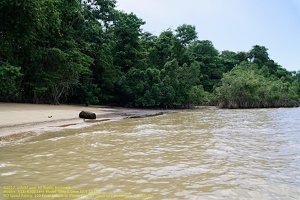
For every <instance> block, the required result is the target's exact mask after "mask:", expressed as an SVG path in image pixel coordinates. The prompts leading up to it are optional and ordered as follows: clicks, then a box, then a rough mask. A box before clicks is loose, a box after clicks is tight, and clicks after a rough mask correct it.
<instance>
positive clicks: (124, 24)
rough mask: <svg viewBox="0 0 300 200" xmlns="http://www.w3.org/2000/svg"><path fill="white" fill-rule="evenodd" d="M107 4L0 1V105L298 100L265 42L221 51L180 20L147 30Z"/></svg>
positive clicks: (293, 80)
mask: <svg viewBox="0 0 300 200" xmlns="http://www.w3.org/2000/svg"><path fill="white" fill-rule="evenodd" d="M115 5H116V1H115V0H84V1H79V0H39V1H36V0H22V1H19V0H1V2H0V19H1V20H0V101H11V102H31V103H52V104H59V103H66V102H68V103H84V104H87V105H88V104H97V103H108V104H117V105H123V106H130V107H163V108H172V107H190V106H193V105H219V106H220V107H228V108H251V107H280V106H298V105H299V96H300V72H299V71H298V72H289V71H287V70H286V69H284V68H282V67H281V66H280V65H279V64H277V63H276V62H275V61H273V60H272V59H271V58H269V56H268V53H267V48H265V47H263V46H259V45H256V46H254V47H253V48H252V49H251V50H250V51H249V52H237V53H236V52H232V51H222V52H219V51H218V50H217V49H215V48H214V46H213V43H212V42H211V41H207V40H199V39H198V38H197V35H198V33H197V32H196V28H195V27H194V26H192V25H187V24H183V25H181V26H179V27H178V28H176V29H175V30H171V29H168V30H166V31H163V32H162V33H161V34H160V35H158V36H155V35H153V34H151V33H148V32H144V31H143V30H142V29H141V26H142V25H144V24H145V22H144V21H143V20H142V19H140V18H138V17H137V16H136V15H135V14H133V13H129V14H128V13H124V12H122V11H119V10H117V9H116V8H115Z"/></svg>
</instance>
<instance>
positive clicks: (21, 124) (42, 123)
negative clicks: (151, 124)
mask: <svg viewBox="0 0 300 200" xmlns="http://www.w3.org/2000/svg"><path fill="white" fill-rule="evenodd" d="M82 110H85V111H91V112H94V113H95V114H96V115H97V119H96V120H85V121H84V120H83V119H80V118H79V113H80V112H81V111H82ZM165 112H172V111H161V110H144V109H126V108H114V107H108V106H88V107H87V106H80V105H45V104H19V103H0V141H12V140H17V139H21V138H24V137H28V136H33V135H35V134H36V133H38V132H43V131H48V130H51V128H52V129H53V128H56V129H55V130H59V129H60V128H61V129H63V128H66V127H71V126H76V125H77V126H78V125H85V124H87V123H89V124H91V123H95V124H96V123H101V122H102V121H108V120H113V119H118V118H128V117H140V116H146V115H157V114H162V113H165ZM79 127H80V126H79Z"/></svg>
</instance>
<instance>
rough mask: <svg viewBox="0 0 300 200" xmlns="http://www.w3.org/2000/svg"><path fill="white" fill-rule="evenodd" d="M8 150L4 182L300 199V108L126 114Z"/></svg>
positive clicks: (0, 174)
mask: <svg viewBox="0 0 300 200" xmlns="http://www.w3.org/2000/svg"><path fill="white" fill-rule="evenodd" d="M0 152H1V154H0V180H1V181H0V187H1V188H2V187H3V186H7V185H14V186H20V185H31V186H41V185H50V186H70V187H71V188H72V189H87V190H92V189H98V190H101V193H103V194H146V195H148V196H149V197H148V199H300V108H289V109H286V108H280V109H251V110H250V109H249V110H238V109H237V110H223V109H216V110H191V111H183V112H178V113H172V114H168V115H162V116H157V117H150V118H144V119H125V120H121V121H113V122H105V123H103V124H100V125H97V126H93V127H89V128H83V129H77V130H76V129H65V130H62V131H60V132H49V133H44V134H41V135H39V136H36V137H34V138H31V139H29V140H26V141H22V142H18V143H13V144H10V145H2V146H0ZM152 195H153V197H152ZM151 197H152V198H151ZM1 198H2V193H1V197H0V199H1ZM48 199H49V198H48ZM78 199H86V198H78ZM102 199H103V198H102Z"/></svg>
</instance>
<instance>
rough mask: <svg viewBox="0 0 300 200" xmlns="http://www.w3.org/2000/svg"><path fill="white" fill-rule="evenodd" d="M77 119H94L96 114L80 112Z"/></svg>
mask: <svg viewBox="0 0 300 200" xmlns="http://www.w3.org/2000/svg"><path fill="white" fill-rule="evenodd" d="M79 117H80V118H83V119H96V114H95V113H92V112H90V111H84V110H83V111H81V112H80V113H79Z"/></svg>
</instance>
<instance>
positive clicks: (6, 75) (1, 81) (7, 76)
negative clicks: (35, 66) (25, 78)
mask: <svg viewBox="0 0 300 200" xmlns="http://www.w3.org/2000/svg"><path fill="white" fill-rule="evenodd" d="M20 70H21V68H20V67H15V66H10V65H8V64H5V63H3V64H2V65H0V100H2V101H3V100H10V99H12V98H15V97H18V96H19V88H18V85H17V81H18V79H20V78H21V76H22V74H21V73H20Z"/></svg>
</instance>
